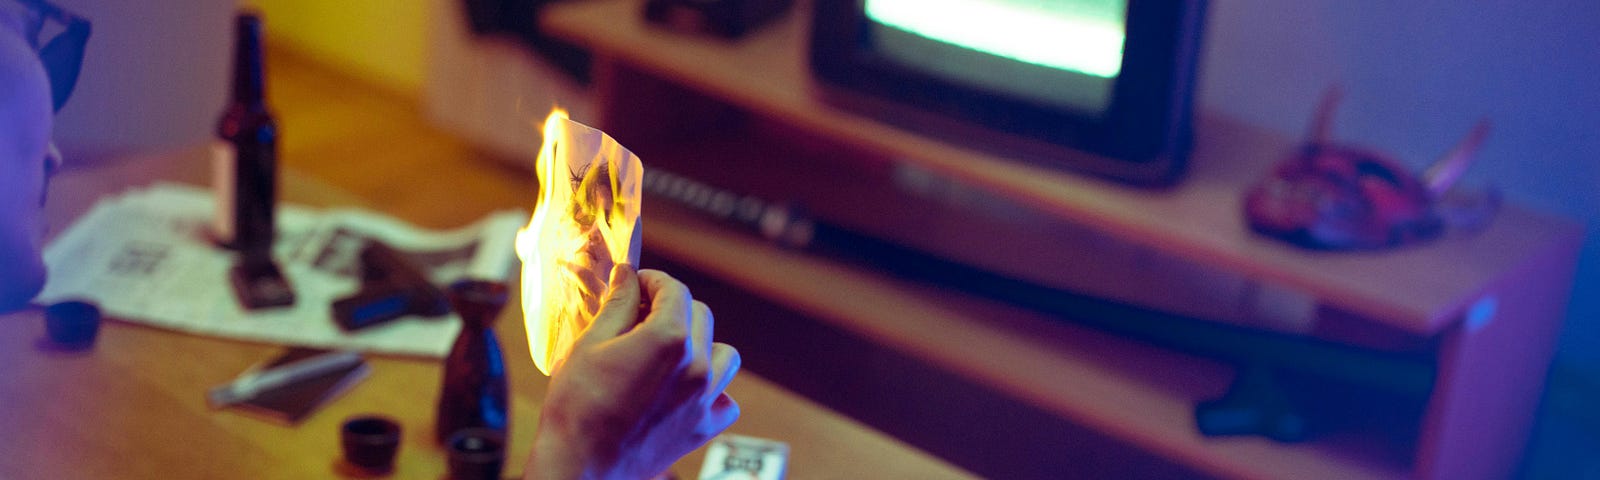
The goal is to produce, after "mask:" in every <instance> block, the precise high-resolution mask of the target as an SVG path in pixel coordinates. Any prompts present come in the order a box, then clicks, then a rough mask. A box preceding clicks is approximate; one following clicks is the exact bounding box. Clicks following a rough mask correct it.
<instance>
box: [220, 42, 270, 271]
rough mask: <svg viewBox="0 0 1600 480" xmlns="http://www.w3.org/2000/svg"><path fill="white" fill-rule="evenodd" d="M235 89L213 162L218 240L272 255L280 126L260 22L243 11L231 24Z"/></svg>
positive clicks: (255, 254)
mask: <svg viewBox="0 0 1600 480" xmlns="http://www.w3.org/2000/svg"><path fill="white" fill-rule="evenodd" d="M235 29H236V31H235V33H234V35H235V37H234V46H233V49H234V50H233V54H234V57H233V90H232V92H231V93H230V94H229V97H228V105H227V106H226V107H225V109H224V110H223V112H222V118H221V119H218V120H217V139H218V140H219V141H218V142H217V144H216V148H215V150H214V152H213V153H214V156H213V159H212V173H213V175H214V178H213V180H214V182H215V185H214V186H213V187H214V188H215V189H216V194H217V216H216V218H215V224H214V225H212V229H213V230H214V232H213V233H215V234H216V236H217V240H218V242H219V243H221V244H222V245H224V246H227V247H228V248H232V249H235V250H238V251H239V252H240V254H241V256H243V257H244V258H245V259H249V260H255V259H258V258H259V257H263V256H270V253H271V250H272V236H273V216H274V215H273V210H274V208H273V207H274V205H275V203H276V202H277V185H278V128H277V122H275V121H273V119H272V112H271V111H269V110H268V109H267V98H266V65H265V64H264V63H265V60H264V59H263V58H262V45H261V19H260V18H259V17H257V16H256V15H255V14H252V13H241V14H239V16H238V18H237V19H236V21H235Z"/></svg>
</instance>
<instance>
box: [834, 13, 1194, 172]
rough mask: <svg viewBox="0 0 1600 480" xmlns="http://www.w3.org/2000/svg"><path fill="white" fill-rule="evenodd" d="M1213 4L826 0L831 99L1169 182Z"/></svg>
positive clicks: (941, 130)
mask: <svg viewBox="0 0 1600 480" xmlns="http://www.w3.org/2000/svg"><path fill="white" fill-rule="evenodd" d="M1204 11H1205V2H1204V0H818V1H817V2H816V9H815V15H814V17H813V25H812V35H811V53H810V64H811V67H812V70H813V72H814V73H815V75H816V78H817V79H818V80H819V83H820V84H821V85H822V86H823V87H824V88H823V92H824V93H825V98H826V99H827V100H828V101H830V102H832V103H836V104H838V105H841V106H843V107H846V108H852V109H858V110H860V111H862V112H863V113H866V114H869V115H871V116H875V117H880V118H881V119H883V120H885V121H887V122H890V123H895V124H900V125H903V126H907V127H910V128H914V129H917V130H921V131H926V132H928V133H930V134H933V135H938V136H941V137H944V138H947V139H950V140H952V141H954V142H957V143H962V144H967V145H971V146H974V147H978V148H981V149H985V150H991V151H995V152H997V153H1000V154H1003V155H1006V156H1009V157H1012V158H1018V159H1021V160H1024V161H1036V162H1040V163H1043V164H1048V165H1054V166H1060V167H1062V168H1067V169H1071V170H1076V171H1082V172H1087V173H1091V174H1097V175H1101V176H1105V177H1108V178H1112V179H1116V180H1120V181H1124V182H1128V183H1133V184H1143V185H1169V184H1172V183H1174V182H1176V181H1177V180H1178V179H1179V178H1180V177H1181V174H1182V172H1183V170H1184V164H1185V160H1186V157H1187V154H1188V151H1189V145H1190V143H1191V137H1192V134H1191V127H1190V117H1191V103H1192V101H1191V97H1192V91H1193V85H1194V76H1195V60H1196V56H1197V52H1198V51H1199V42H1200V37H1201V25H1202V23H1203V20H1202V19H1203V17H1204Z"/></svg>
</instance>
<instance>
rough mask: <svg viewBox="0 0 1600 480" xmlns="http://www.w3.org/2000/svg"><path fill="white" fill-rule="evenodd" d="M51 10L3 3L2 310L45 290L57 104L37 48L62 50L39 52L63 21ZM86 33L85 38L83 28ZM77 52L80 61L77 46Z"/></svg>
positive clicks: (24, 1) (23, 0) (21, 1)
mask: <svg viewBox="0 0 1600 480" xmlns="http://www.w3.org/2000/svg"><path fill="white" fill-rule="evenodd" d="M49 8H51V7H48V6H46V5H44V4H43V3H41V2H38V1H36V0H0V311H9V310H14V309H17V308H20V307H22V306H25V305H27V302H28V300H30V299H32V298H33V296H34V295H35V294H37V293H38V292H39V289H40V288H41V287H43V286H44V273H45V272H44V264H43V261H42V260H41V258H40V247H41V242H42V238H41V236H42V234H43V219H42V212H41V207H42V206H43V204H44V195H45V183H46V181H47V178H46V176H47V175H48V174H49V172H50V171H53V170H54V167H55V165H56V164H57V163H58V162H59V161H60V159H59V154H57V153H56V150H55V148H54V147H53V146H52V145H51V144H50V131H51V128H52V120H53V115H54V112H55V109H56V107H57V106H58V103H57V99H56V98H55V97H53V96H52V82H51V75H50V74H49V73H47V70H49V68H48V67H46V60H42V59H41V58H48V57H50V56H49V55H45V53H44V52H43V51H42V50H41V48H51V47H53V48H56V49H57V50H56V51H60V48H59V47H60V46H61V45H63V43H61V42H51V43H49V44H47V45H46V46H45V47H41V46H40V45H39V38H40V35H41V34H42V33H59V31H58V32H46V31H44V29H45V28H47V27H46V26H47V24H48V23H49V21H50V20H52V19H53V18H52V15H58V14H60V13H59V11H51V10H48V9H49ZM83 28H84V31H83V34H84V37H85V38H86V37H87V25H86V23H85V25H84V26H83ZM58 30H61V29H60V28H59V27H58ZM53 38H54V37H53ZM79 41H81V39H79ZM69 49H70V48H69ZM76 49H77V53H78V54H79V55H78V57H77V58H78V59H81V58H82V57H81V52H82V45H81V43H79V44H77V45H76ZM70 56H71V55H67V56H66V57H70ZM58 57H59V56H58ZM71 67H72V68H71V72H70V73H71V75H72V77H73V78H72V80H74V81H75V80H76V65H72V66H71ZM66 91H70V86H69V87H68V88H67V90H66ZM65 93H66V92H61V98H60V100H61V101H64V100H65Z"/></svg>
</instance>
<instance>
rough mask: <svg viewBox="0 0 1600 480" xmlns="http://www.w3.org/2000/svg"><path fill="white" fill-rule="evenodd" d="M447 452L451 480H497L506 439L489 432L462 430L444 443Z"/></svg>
mask: <svg viewBox="0 0 1600 480" xmlns="http://www.w3.org/2000/svg"><path fill="white" fill-rule="evenodd" d="M445 448H446V449H449V451H450V478H452V479H454V480H498V479H499V478H500V468H501V467H502V466H504V465H505V460H506V436H505V434H503V433H500V431H499V430H495V429H491V428H463V429H461V430H457V431H456V433H454V434H451V435H450V439H449V440H447V441H445Z"/></svg>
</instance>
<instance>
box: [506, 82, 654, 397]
mask: <svg viewBox="0 0 1600 480" xmlns="http://www.w3.org/2000/svg"><path fill="white" fill-rule="evenodd" d="M537 173H538V175H539V204H538V205H537V206H535V207H534V209H533V218H532V219H530V220H529V222H528V226H527V227H525V228H523V229H522V230H521V231H518V232H517V257H518V258H521V259H522V317H523V320H524V321H525V322H526V323H527V328H528V349H529V351H530V352H531V353H532V354H533V363H534V365H535V366H538V367H539V371H541V372H544V373H545V374H546V375H549V374H550V372H551V371H552V370H554V369H555V367H556V365H558V364H560V363H561V360H563V359H565V358H566V356H567V354H568V353H569V352H570V351H571V349H572V344H573V343H574V342H576V341H577V340H578V336H579V335H582V334H583V332H584V330H586V329H588V327H589V324H590V323H591V322H593V320H594V317H595V314H596V313H599V311H600V304H601V302H602V301H604V300H605V295H606V290H607V287H608V283H609V282H610V276H611V267H612V266H614V265H616V264H618V263H623V262H626V263H628V264H629V265H638V264H639V244H640V243H642V242H641V241H640V231H641V228H640V224H639V201H640V182H641V180H642V179H643V178H644V167H643V165H642V164H641V163H640V162H639V158H638V157H636V156H634V155H633V152H629V151H628V149H626V148H623V147H622V145H620V144H618V143H617V141H616V140H613V139H612V138H611V137H610V136H609V135H606V134H605V133H604V132H601V131H599V130H596V129H594V128H590V127H588V126H585V125H583V124H581V123H577V122H574V121H572V120H569V119H568V118H567V114H566V112H564V111H562V110H560V109H557V110H555V111H552V112H551V113H550V116H549V117H548V118H546V119H545V123H544V145H543V146H542V147H540V149H539V160H538V165H537Z"/></svg>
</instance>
